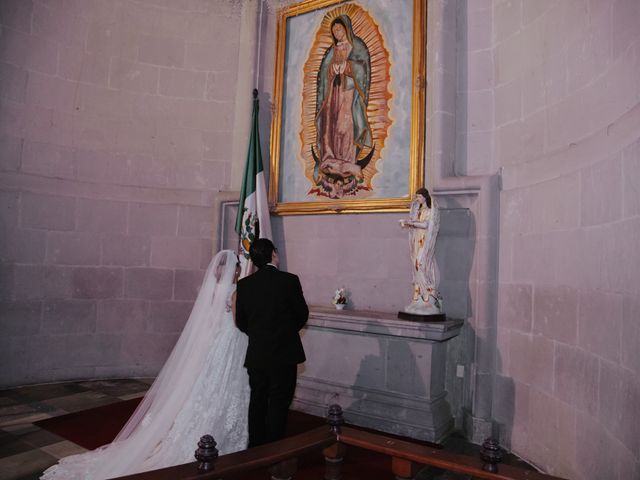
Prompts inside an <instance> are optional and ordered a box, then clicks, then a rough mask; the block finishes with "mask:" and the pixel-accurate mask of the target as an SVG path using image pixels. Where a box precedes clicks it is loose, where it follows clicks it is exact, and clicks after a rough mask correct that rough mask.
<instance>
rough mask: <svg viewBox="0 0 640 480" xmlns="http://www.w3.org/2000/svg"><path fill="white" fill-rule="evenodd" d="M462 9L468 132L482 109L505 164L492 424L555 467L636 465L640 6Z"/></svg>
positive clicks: (632, 471)
mask: <svg viewBox="0 0 640 480" xmlns="http://www.w3.org/2000/svg"><path fill="white" fill-rule="evenodd" d="M472 3H475V2H469V4H472ZM468 22H469V23H468V31H469V35H472V34H473V33H474V32H476V33H477V32H481V33H482V35H481V38H482V41H481V40H480V39H478V40H477V42H478V43H477V45H478V46H480V45H481V46H482V49H481V51H475V52H474V51H471V52H469V54H468V55H469V57H468V58H469V63H468V67H469V73H468V75H469V79H470V80H471V79H472V78H476V79H478V81H479V82H480V83H474V84H473V86H474V88H477V89H478V90H477V91H476V92H472V93H470V100H469V102H468V104H467V105H468V108H469V114H468V118H469V125H468V126H469V131H471V130H472V129H473V128H475V127H476V126H478V125H480V123H476V122H475V121H474V120H472V119H473V118H476V113H479V112H480V111H482V110H485V109H486V110H487V111H488V112H492V114H489V115H487V118H485V117H483V118H482V119H481V120H478V122H482V129H483V130H492V132H491V133H490V135H491V136H487V141H489V140H490V139H491V138H492V139H493V142H494V146H493V151H494V158H495V160H494V163H495V164H496V166H497V167H500V168H502V193H501V198H500V270H499V280H500V289H499V310H498V326H499V328H498V339H497V341H498V350H497V358H496V362H497V364H496V369H497V375H496V381H495V390H494V405H493V415H494V418H495V420H497V422H498V423H499V425H500V434H501V438H502V439H503V441H505V442H506V443H507V445H509V446H510V447H511V448H512V449H513V450H514V451H515V452H516V453H518V454H520V455H522V456H523V457H525V458H526V459H528V460H530V461H532V462H534V463H535V464H537V465H539V466H541V467H542V468H544V469H545V470H547V471H549V472H552V473H555V474H558V475H561V476H566V477H568V478H572V479H594V478H610V479H619V480H623V479H631V478H638V475H639V474H640V470H639V469H638V460H639V458H640V436H638V434H637V432H638V430H639V429H640V378H639V373H640V356H639V355H638V353H637V352H638V349H637V345H638V343H639V341H640V321H639V318H640V317H639V312H640V269H639V268H638V267H640V261H639V260H640V257H639V255H640V254H639V253H638V248H637V245H638V241H637V239H638V238H639V236H640V221H639V217H638V214H639V213H640V209H639V206H640V195H639V193H638V192H639V190H638V187H637V185H636V183H637V179H638V178H640V147H639V145H640V104H639V102H638V100H639V99H640V80H639V79H640V42H639V40H640V30H639V29H638V28H637V26H638V25H639V24H640V4H639V3H638V2H636V1H633V0H631V1H611V2H599V1H587V0H584V1H561V2H537V1H527V0H524V1H520V0H512V1H494V2H493V3H492V2H486V8H485V9H482V10H480V11H477V12H473V14H472V13H471V12H469V14H468ZM490 30H492V31H493V35H492V36H491V37H490V41H488V40H489V39H488V38H487V37H486V32H487V31H490ZM491 64H492V67H491V68H490V66H491ZM470 85H471V83H470ZM478 118H479V117H478ZM491 118H492V122H491V121H489V120H490V119H491ZM485 120H487V121H485ZM478 134H479V135H482V136H483V137H484V136H485V135H484V134H480V133H478ZM476 140H478V139H476ZM478 141H479V140H478ZM482 145H483V143H482V142H481V144H480V145H477V144H475V143H472V142H469V145H468V150H469V152H472V151H476V150H477V148H482ZM469 159H470V161H471V157H469ZM470 168H471V165H470ZM473 168H484V167H482V165H480V164H479V163H476V166H474V167H473Z"/></svg>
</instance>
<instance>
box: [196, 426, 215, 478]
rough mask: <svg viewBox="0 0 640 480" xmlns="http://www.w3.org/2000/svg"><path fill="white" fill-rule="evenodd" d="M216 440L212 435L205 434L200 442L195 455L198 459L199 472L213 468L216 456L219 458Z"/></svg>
mask: <svg viewBox="0 0 640 480" xmlns="http://www.w3.org/2000/svg"><path fill="white" fill-rule="evenodd" d="M216 445H217V443H216V441H215V440H214V439H213V437H212V436H211V435H203V436H202V437H200V441H199V442H198V449H197V450H196V453H195V457H196V460H198V473H206V472H210V471H211V470H213V467H214V466H215V461H216V458H218V449H217V448H216Z"/></svg>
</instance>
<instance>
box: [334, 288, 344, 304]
mask: <svg viewBox="0 0 640 480" xmlns="http://www.w3.org/2000/svg"><path fill="white" fill-rule="evenodd" d="M331 303H333V304H334V305H346V304H347V292H346V290H345V289H344V287H343V288H339V289H337V290H336V293H334V294H333V298H332V299H331Z"/></svg>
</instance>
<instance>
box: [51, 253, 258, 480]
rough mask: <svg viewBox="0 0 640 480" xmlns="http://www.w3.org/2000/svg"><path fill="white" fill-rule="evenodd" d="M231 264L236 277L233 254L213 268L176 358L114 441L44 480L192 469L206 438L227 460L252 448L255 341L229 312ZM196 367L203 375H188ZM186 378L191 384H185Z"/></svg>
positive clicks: (53, 470)
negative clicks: (249, 362)
mask: <svg viewBox="0 0 640 480" xmlns="http://www.w3.org/2000/svg"><path fill="white" fill-rule="evenodd" d="M221 255H223V257H226V258H222V259H221V258H219V257H220V256H221ZM221 261H224V262H226V263H227V265H226V268H225V273H224V274H223V275H222V277H223V278H222V279H221V280H220V281H216V279H215V278H214V277H215V274H214V273H215V272H216V270H220V267H225V264H222V263H221ZM231 262H232V263H233V266H234V270H235V255H234V254H233V253H232V252H227V251H223V252H220V253H219V254H218V255H217V256H216V258H215V259H214V260H213V261H212V263H211V265H210V266H209V269H208V270H207V274H206V275H205V281H204V282H203V286H202V288H201V291H200V294H199V295H198V299H197V300H196V303H195V304H194V309H193V311H192V314H191V316H190V317H189V321H188V322H187V325H186V326H185V329H184V330H183V333H182V334H181V336H180V339H179V340H178V343H176V346H175V347H174V351H173V352H172V353H171V356H170V357H169V359H168V360H167V363H166V364H165V366H164V367H163V369H162V371H161V372H160V374H159V375H158V378H157V379H156V381H155V382H154V385H152V387H151V388H150V390H149V392H147V395H146V396H145V399H144V400H143V401H142V402H141V404H140V406H139V407H138V409H137V410H136V412H135V413H134V414H133V416H132V417H131V419H130V420H129V422H128V423H127V425H126V426H125V427H124V428H123V430H122V431H121V432H120V433H119V434H118V436H117V437H116V439H115V440H114V442H113V443H111V444H109V445H106V446H104V447H100V448H98V449H96V450H93V451H90V452H86V453H83V454H80V455H72V456H70V457H66V458H63V459H62V460H61V461H60V462H59V463H58V464H56V465H54V466H53V467H51V468H49V469H48V470H46V471H45V472H44V474H43V476H42V477H41V478H42V479H45V480H54V479H55V480H59V479H71V480H74V479H78V480H79V479H83V480H87V479H90V480H102V479H107V478H112V477H115V476H121V475H127V474H132V473H139V472H143V471H148V470H155V469H158V468H164V467H168V466H172V465H178V464H182V463H187V462H191V461H194V457H193V453H194V451H195V449H196V448H197V442H198V440H199V439H200V437H201V436H202V435H205V434H210V435H212V436H213V437H214V438H215V440H216V442H218V445H217V448H218V450H219V451H220V454H226V453H232V452H235V451H238V450H242V449H244V448H246V444H247V410H248V404H249V380H248V376H247V373H246V370H245V369H244V367H243V358H244V354H245V352H246V348H247V337H246V335H244V334H243V333H241V332H240V331H239V330H238V329H237V328H236V326H235V323H234V319H233V315H232V313H231V312H230V308H228V303H229V299H230V297H231V293H232V291H233V287H232V280H231V278H232V277H229V278H228V279H225V277H228V273H229V272H228V267H229V265H228V263H231ZM211 278H213V282H211V281H210V282H209V285H207V281H208V280H207V279H209V280H211ZM227 280H228V281H229V284H228V285H225V284H224V283H223V281H227ZM203 306H204V308H199V307H203ZM211 315H213V317H211ZM205 332H206V333H207V334H208V335H207V336H206V337H204V338H206V340H205V341H203V340H202V337H201V336H202V335H203V334H204V333H205ZM185 337H188V338H185ZM199 337H200V338H199ZM194 367H196V368H197V371H196V372H192V371H191V370H186V369H188V368H194ZM182 368H184V369H185V370H183V371H182V373H184V375H181V372H180V369H182ZM185 372H191V373H185ZM185 376H186V377H191V378H187V379H186V380H184V379H183V378H184V377H185ZM178 379H179V380H178ZM185 389H186V391H185ZM168 415H171V416H170V418H166V417H167V416H168Z"/></svg>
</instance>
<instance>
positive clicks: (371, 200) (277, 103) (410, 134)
mask: <svg viewBox="0 0 640 480" xmlns="http://www.w3.org/2000/svg"><path fill="white" fill-rule="evenodd" d="M403 2H404V3H405V6H408V7H409V8H411V9H412V17H410V18H408V19H407V20H404V19H403V18H407V17H408V16H407V15H406V13H405V12H406V10H404V9H403V8H402V5H401V3H403ZM385 9H387V10H388V14H387V13H386V12H385ZM356 10H358V12H357V13H360V10H361V11H363V12H364V13H363V15H364V16H366V17H367V18H372V19H374V20H372V21H371V23H372V24H374V27H372V28H371V29H370V30H372V31H373V30H375V32H374V33H375V34H377V35H378V36H379V37H380V38H381V40H380V42H379V43H382V44H384V45H382V47H381V48H383V49H385V50H384V52H383V53H384V54H387V55H388V59H389V60H388V62H387V63H388V65H387V66H386V69H387V71H386V72H384V71H382V68H383V67H381V66H380V65H382V64H381V63H377V64H376V62H377V61H378V60H379V58H381V57H384V54H382V53H380V54H379V53H376V51H375V50H374V48H375V46H373V45H372V43H371V42H372V40H371V38H373V37H375V35H374V33H366V34H361V35H362V37H363V38H364V39H365V40H366V41H367V42H369V43H367V44H366V45H367V47H366V48H365V49H363V50H365V51H367V52H369V51H370V50H371V51H372V54H371V59H372V60H371V62H370V63H369V64H368V66H369V75H368V77H366V78H367V79H368V80H369V82H370V84H371V85H373V83H374V80H375V79H376V78H380V77H381V75H384V74H385V73H386V74H388V78H389V80H388V81H387V83H386V84H385V85H383V86H382V87H381V88H382V89H384V88H386V90H384V91H383V90H380V92H382V93H376V94H375V95H374V93H375V92H373V87H372V89H371V90H370V91H371V92H373V93H372V94H371V96H369V90H368V91H367V99H368V103H367V104H366V105H369V106H368V108H367V107H365V108H366V113H365V114H362V113H361V115H362V116H363V117H364V119H365V120H364V121H365V123H366V122H367V120H369V122H370V125H373V126H372V127H371V129H370V130H371V131H373V134H372V135H371V137H372V141H371V143H372V144H373V148H372V149H370V150H373V151H370V153H372V154H375V156H376V157H375V158H374V162H376V161H377V163H374V162H371V163H369V164H367V163H366V162H365V163H364V166H363V167H362V171H361V173H360V177H359V182H360V183H359V184H358V185H361V186H360V187H358V188H361V189H362V191H359V190H357V189H356V188H355V187H354V189H353V190H355V192H356V193H350V194H349V195H344V196H342V197H333V198H330V197H329V195H330V194H332V195H337V194H336V193H333V192H331V193H329V194H325V193H324V192H320V193H323V194H324V196H322V195H320V194H315V195H312V194H310V193H309V192H311V191H314V190H313V187H314V185H313V182H312V180H315V179H316V178H319V177H315V176H314V177H311V176H310V171H311V170H310V169H311V167H312V166H313V164H312V163H310V162H313V159H315V162H316V169H315V170H314V172H317V170H318V169H317V165H318V155H316V152H315V151H314V149H313V148H307V147H306V146H305V145H304V142H305V139H308V138H309V135H308V134H307V133H305V128H306V127H305V125H307V126H308V125H312V122H311V121H310V120H309V117H310V115H313V112H312V113H311V114H309V113H308V112H306V110H309V108H307V109H306V110H305V105H306V104H314V105H318V101H317V98H319V97H320V95H321V94H320V93H317V94H316V93H314V94H313V96H311V99H310V100H308V101H307V102H306V104H305V103H304V99H303V97H304V95H308V94H307V93H305V92H307V90H308V88H306V87H305V85H307V84H309V83H310V79H311V80H314V77H313V75H314V74H316V73H315V72H319V71H320V70H318V69H319V68H322V67H318V65H320V62H319V60H317V61H315V64H313V59H311V57H312V56H313V52H314V48H316V47H317V48H325V49H326V51H328V50H329V48H328V47H326V45H327V41H326V40H324V44H323V43H322V42H323V40H322V39H320V40H318V38H320V35H321V32H323V33H322V34H323V35H324V37H323V38H327V37H328V35H329V34H330V33H329V34H328V33H327V32H330V31H332V30H333V28H334V23H335V22H333V23H331V24H330V25H331V26H330V27H329V26H328V25H329V23H328V22H329V20H330V19H331V15H333V18H334V19H335V17H336V16H338V15H340V14H341V13H344V12H347V13H349V12H354V11H356ZM398 10H400V12H399V13H395V12H398ZM402 10H404V11H402ZM369 12H373V13H372V14H371V15H369ZM381 12H383V13H382V14H381ZM376 14H377V16H376ZM396 14H397V15H398V16H397V17H394V15H396ZM345 15H346V14H345ZM426 16H427V6H426V0H395V1H394V2H393V4H391V2H388V1H387V0H359V1H357V2H354V1H345V0H306V1H303V2H300V3H297V4H293V5H290V6H288V7H285V8H283V9H281V10H280V11H279V12H278V18H277V32H276V36H277V38H276V59H275V81H274V93H273V110H272V125H271V138H270V157H271V160H270V177H269V206H270V210H271V212H272V213H274V214H277V215H303V214H327V213H358V212H399V211H407V210H408V208H409V205H410V202H411V196H412V194H413V193H414V192H415V191H416V190H417V189H418V188H420V187H421V186H423V181H424V178H423V175H424V145H425V108H426V106H425V90H426V80H425V79H426V58H425V57H426V23H427V18H426ZM394 18H396V19H397V21H398V24H397V25H391V26H390V27H388V28H386V29H385V24H384V22H392V21H394ZM302 19H305V20H304V22H306V23H303V20H302ZM320 19H322V22H323V23H322V24H321V23H320ZM377 19H380V21H379V22H378V23H376V20H377ZM349 21H351V20H349ZM399 22H410V26H411V31H410V32H406V30H407V29H403V28H401V27H402V25H400V24H399ZM365 23H366V21H362V20H358V19H357V18H356V21H354V23H353V27H352V26H351V23H349V27H350V28H352V30H351V32H352V33H351V34H352V35H353V36H354V37H355V38H357V39H358V41H360V42H361V43H365V41H364V40H361V39H360V37H357V36H356V35H358V32H357V31H356V28H358V26H359V28H360V29H361V31H362V29H363V28H364V27H362V25H363V24H365ZM310 25H316V27H315V28H310ZM318 25H320V26H318ZM378 25H379V26H380V28H378ZM310 30H316V33H315V35H316V37H315V39H316V40H315V43H314V39H313V34H314V32H313V31H310ZM290 31H291V32H292V33H291V35H292V38H294V40H295V41H294V40H290V38H289V32H290ZM382 32H384V33H382ZM296 35H297V37H296ZM306 35H308V38H309V41H308V44H307V45H301V42H300V38H303V39H304V38H306V37H305V36H306ZM385 35H386V36H385ZM393 35H395V36H397V38H395V37H393ZM333 38H334V39H335V35H334V37H333ZM350 38H351V37H350ZM291 42H294V43H295V48H294V46H292V45H290V43H291ZM385 42H386V43H385ZM403 42H404V43H408V42H410V45H406V44H405V45H403ZM331 45H332V47H333V44H331ZM336 51H337V49H336ZM349 51H351V50H349ZM367 54H368V53H367ZM325 56H326V54H325ZM336 56H337V53H336ZM315 57H316V58H319V56H318V54H316V55H315ZM305 58H307V61H306V63H304V62H303V61H302V60H303V59H305ZM409 59H410V61H411V66H410V67H409V66H407V65H406V63H408V60H409ZM403 60H404V61H403ZM309 65H311V66H309ZM314 65H315V67H314ZM389 65H390V66H389ZM374 67H377V68H378V70H375V68H374ZM313 68H316V70H313ZM394 69H395V71H398V72H400V73H399V74H398V75H397V76H396V77H393V76H392V74H393V72H394ZM389 72H391V73H389ZM316 78H317V80H316V83H317V85H318V86H317V92H320V86H319V85H320V84H319V82H320V80H319V79H320V75H319V74H317V76H316ZM305 82H306V83H305ZM298 84H300V85H299V86H298ZM292 85H293V89H292V88H291V86H292ZM334 85H335V84H334ZM387 87H388V88H387ZM296 88H297V90H295V89H296ZM328 88H329V87H328ZM286 89H288V90H294V91H287V92H285V90H286ZM409 91H410V92H411V94H410V96H409V94H408V92H409ZM385 92H388V93H385ZM298 93H299V94H298ZM356 94H357V93H356ZM371 98H374V99H382V100H380V102H379V104H378V105H379V106H380V110H379V111H380V112H382V113H381V115H383V116H384V115H386V117H385V118H386V119H387V122H386V124H385V122H384V121H379V122H376V121H375V119H374V120H373V121H372V120H371V116H372V115H373V116H375V115H376V112H377V111H378V110H374V109H376V108H378V107H376V106H371V100H370V99H371ZM385 98H386V104H385V103H384V102H385V100H384V99H385ZM314 102H315V103H314ZM394 102H395V103H394ZM402 102H403V103H402ZM386 105H389V107H388V108H386ZM385 108H386V110H385ZM408 110H410V112H408ZM317 111H319V110H318V108H317V107H316V112H317ZM305 112H306V113H305ZM305 115H306V117H307V118H306V120H305ZM318 115H319V114H317V113H316V116H315V117H314V118H315V119H316V120H315V121H316V122H317V118H318ZM352 121H353V122H354V123H355V120H354V117H352ZM305 122H306V123H305ZM378 124H380V125H383V127H381V128H379V130H378V133H377V135H378V136H377V137H376V136H375V135H376V132H375V131H374V126H375V125H378ZM316 125H317V123H316ZM366 125H367V126H368V125H369V123H366ZM354 129H355V128H354ZM316 130H319V128H318V129H316ZM370 134H371V132H370ZM394 135H395V136H396V137H394ZM319 137H320V134H319V133H316V136H315V140H312V141H315V142H318V138H319ZM323 138H324V137H323ZM407 140H409V141H408V142H407ZM306 141H308V140H306ZM385 141H386V145H385V143H384V142H385ZM406 143H409V145H406ZM376 147H377V150H376ZM317 148H318V147H317V146H316V149H317ZM385 149H386V150H385ZM364 153H366V152H363V154H362V155H363V156H364ZM312 154H313V157H312ZM368 157H369V159H371V157H372V155H368ZM405 157H408V158H405ZM352 158H353V157H352ZM305 162H306V163H305ZM368 165H369V168H368V169H367V166H368ZM394 169H395V170H394ZM407 171H408V174H407ZM371 172H373V173H371ZM385 174H386V175H387V177H388V178H387V177H385V176H384V175H385ZM314 175H315V173H314ZM344 175H346V174H344ZM285 177H286V178H285ZM337 178H338V180H339V186H340V187H342V181H341V180H342V179H341V178H339V177H337ZM349 178H350V179H351V180H354V179H355V177H354V176H351V177H349ZM367 182H368V183H367ZM291 185H295V188H293V187H291ZM353 185H355V183H353ZM378 185H382V186H378ZM315 191H316V192H317V191H318V189H317V188H316V189H315ZM379 192H380V193H379ZM338 193H339V194H343V190H341V191H340V192H338Z"/></svg>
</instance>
